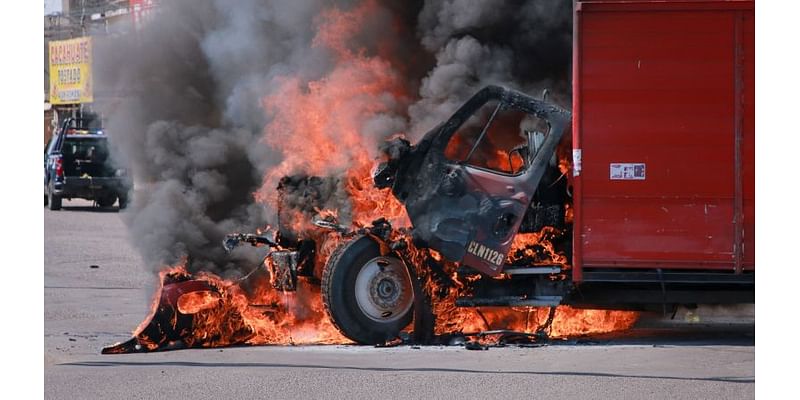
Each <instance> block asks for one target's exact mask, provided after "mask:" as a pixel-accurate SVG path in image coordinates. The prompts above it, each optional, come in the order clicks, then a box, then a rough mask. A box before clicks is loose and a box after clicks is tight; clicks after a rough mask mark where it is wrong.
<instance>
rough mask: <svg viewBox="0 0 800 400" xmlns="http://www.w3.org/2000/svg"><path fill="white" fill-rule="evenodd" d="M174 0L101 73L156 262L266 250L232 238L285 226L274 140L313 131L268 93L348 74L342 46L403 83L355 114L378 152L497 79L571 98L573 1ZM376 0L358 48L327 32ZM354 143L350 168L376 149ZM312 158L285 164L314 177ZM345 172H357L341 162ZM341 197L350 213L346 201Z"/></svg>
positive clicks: (352, 39) (143, 248)
mask: <svg viewBox="0 0 800 400" xmlns="http://www.w3.org/2000/svg"><path fill="white" fill-rule="evenodd" d="M161 4H162V5H161V7H160V9H159V12H158V13H157V15H156V16H155V18H154V19H153V20H152V21H151V22H150V23H149V24H148V25H146V26H145V28H144V29H143V30H142V31H140V32H138V33H137V34H135V35H130V36H128V37H123V38H118V39H115V40H112V41H106V43H104V44H103V46H98V48H97V50H96V51H97V57H96V58H97V59H98V63H99V65H97V66H96V72H95V75H96V86H97V87H98V88H99V89H100V90H106V91H110V92H112V93H117V94H118V96H119V98H120V99H121V100H119V101H118V102H114V103H109V104H104V105H100V108H101V111H102V112H103V114H104V115H105V117H106V118H107V124H106V125H107V131H108V132H109V135H111V137H112V141H113V142H114V144H115V145H114V155H115V157H116V158H118V159H119V160H121V161H122V162H125V163H127V165H129V166H130V167H131V169H132V173H133V174H134V176H135V182H136V193H135V195H134V197H133V201H132V204H131V205H130V208H129V210H127V211H126V212H125V213H123V217H124V219H125V221H126V223H127V225H128V227H129V229H130V238H131V240H132V241H133V243H134V245H135V246H136V247H137V248H138V249H139V251H140V252H141V253H142V255H143V258H144V260H145V262H146V263H147V264H148V265H149V266H150V267H151V268H152V269H154V270H157V269H159V268H160V267H162V266H163V265H165V264H174V263H177V262H181V260H183V259H184V258H187V259H188V262H189V265H188V267H189V269H190V270H192V271H197V270H208V271H212V272H216V273H220V274H223V275H232V274H239V273H241V272H243V271H246V269H247V268H248V267H249V266H252V265H254V263H255V262H257V261H258V254H257V253H256V252H254V251H252V249H241V250H237V251H236V252H235V253H234V255H233V257H229V256H228V255H226V254H225V253H224V251H223V250H222V247H221V245H220V241H221V239H222V237H223V236H224V235H225V234H226V233H229V232H233V231H254V230H255V229H256V228H259V227H261V228H263V227H264V226H266V225H268V224H274V223H275V222H276V210H275V209H273V205H272V204H270V203H269V202H259V201H256V198H255V196H254V194H256V193H257V192H259V191H262V192H263V191H264V190H271V188H274V187H275V185H277V183H278V182H277V181H275V182H271V181H265V176H269V175H270V171H273V170H274V169H275V168H278V166H281V167H282V168H283V167H285V166H286V165H285V163H284V161H285V158H286V157H287V154H286V153H285V152H283V151H281V150H278V149H277V148H276V146H275V141H276V139H282V138H281V137H275V135H278V136H279V135H281V134H288V135H302V134H303V132H293V131H289V132H286V131H285V130H284V131H281V130H280V129H279V128H283V127H284V124H280V122H281V115H280V114H276V112H280V111H281V110H282V109H281V108H280V107H277V108H275V107H273V108H270V107H269V104H266V105H265V103H269V101H268V102H265V99H266V98H268V99H270V101H271V102H273V103H274V102H279V101H280V99H281V96H283V95H284V92H283V91H284V90H285V85H283V84H282V83H285V81H286V79H287V77H291V78H292V79H294V80H295V81H297V82H298V86H299V89H298V90H299V92H300V94H302V93H303V91H307V90H309V89H308V88H304V87H303V84H304V83H305V82H312V81H314V82H325V81H326V80H328V79H335V78H334V77H333V75H334V74H341V73H342V69H341V66H340V62H341V61H340V58H341V54H342V52H343V51H344V52H346V53H348V52H349V53H348V54H351V55H354V56H356V57H364V58H365V59H367V60H368V61H370V62H377V63H378V64H377V65H380V68H383V69H385V70H387V73H389V74H390V75H391V76H393V77H394V78H392V79H395V80H396V81H398V82H400V84H401V85H402V86H403V88H404V90H402V91H392V92H381V93H379V94H375V95H373V96H372V97H370V98H368V99H366V103H368V104H369V103H370V102H372V103H374V102H380V104H382V106H381V107H378V108H374V109H373V108H368V109H365V110H367V111H370V113H369V115H367V114H366V113H365V112H354V113H353V114H352V116H351V118H363V119H364V120H363V121H358V126H359V127H360V134H361V135H362V141H363V142H364V143H370V144H372V143H375V144H376V145H375V146H373V147H375V149H374V153H370V154H368V155H369V156H373V157H374V156H376V155H377V154H378V149H377V144H378V143H380V142H381V141H382V140H384V139H385V138H387V137H389V136H390V135H392V134H396V133H404V134H406V135H407V136H409V137H411V138H418V137H419V136H420V135H421V134H423V133H424V132H425V131H426V130H428V129H430V128H432V127H433V126H434V125H435V124H436V123H438V122H440V121H441V120H443V119H444V118H447V117H448V116H449V114H450V113H452V112H453V111H454V110H455V108H456V107H457V106H459V105H460V104H461V103H462V102H463V101H464V100H465V99H466V98H468V97H469V96H471V95H472V94H473V93H474V92H475V91H477V90H478V89H479V88H480V87H482V86H483V85H486V84H490V83H494V84H501V85H506V86H510V87H514V88H518V89H521V90H524V91H527V92H529V93H538V92H539V91H541V90H542V89H544V88H549V89H550V90H551V92H554V93H555V96H554V97H552V99H554V100H555V101H556V102H558V103H561V104H562V105H568V104H569V99H570V93H569V81H568V80H569V72H570V68H569V67H570V65H569V63H570V57H571V47H570V46H571V32H572V27H571V11H572V9H571V8H572V2H571V1H568V0H564V1H558V0H546V1H534V0H530V1H524V2H523V1H489V0H486V1H480V0H450V1H408V2H393V1H377V0H365V1H355V0H353V1H334V2H332V1H326V0H300V1H291V2H290V1H279V0H275V1H268V0H241V1H237V2H229V1H223V0H217V1H214V0H175V1H170V2H162V3H161ZM365 4H366V5H365ZM361 8H363V9H364V10H365V11H364V13H365V15H363V16H362V18H361V19H359V20H357V21H354V23H353V24H351V25H354V26H352V27H351V29H353V30H354V31H353V32H351V33H348V35H345V37H348V38H349V40H348V41H347V42H346V43H339V44H337V43H327V42H325V40H326V36H324V35H322V36H321V34H320V31H319V29H320V27H321V26H325V25H326V24H330V22H331V21H330V19H336V18H348V17H349V15H350V14H347V11H348V10H354V9H358V10H360V9H361ZM332 9H334V10H341V11H342V12H341V13H335V12H334V13H331V12H330V10H332ZM336 22H341V21H336ZM344 22H345V23H344V24H342V25H341V26H350V25H348V24H347V23H346V22H347V21H344ZM337 26H339V25H337ZM320 42H325V43H324V44H326V45H320ZM338 45H341V46H343V47H344V49H340V48H337V46H338ZM376 60H377V61H376ZM356 83H357V84H362V82H355V81H354V84H356ZM401 92H402V93H401ZM362 104H363V102H359V103H354V107H364V106H363V105H362ZM276 110H277V111H276ZM374 110H378V111H374ZM281 132H282V133H281ZM330 132H331V135H333V134H336V133H337V131H336V129H335V127H332V128H331V129H330ZM269 135H272V136H271V137H270V136H269ZM265 136H267V137H265ZM270 139H272V140H270ZM278 141H279V140H278ZM308 146H314V143H308ZM295 152H298V151H295ZM340 152H341V154H339V156H340V158H341V157H343V158H342V159H343V160H344V164H345V165H346V164H347V160H350V159H354V158H356V157H361V156H362V154H360V152H361V150H359V149H355V150H354V149H353V146H349V148H348V146H343V148H341V149H340ZM293 156H294V155H293ZM299 157H302V155H299ZM331 158H333V156H331ZM301 165H302V163H293V164H292V168H293V169H290V170H287V171H286V173H287V174H303V173H309V172H308V171H303V170H302V167H301ZM330 173H331V174H333V175H337V174H343V173H344V171H343V168H341V167H338V166H337V167H336V168H332V169H331V171H330ZM269 185H273V186H269ZM333 192H335V193H339V194H341V193H342V191H341V190H334V191H333ZM335 202H339V203H341V204H338V205H339V206H341V207H342V208H347V204H345V203H346V202H347V199H346V198H342V196H341V195H339V196H335ZM335 205H336V204H334V206H335Z"/></svg>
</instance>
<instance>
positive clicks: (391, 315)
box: [355, 257, 414, 322]
mask: <svg viewBox="0 0 800 400" xmlns="http://www.w3.org/2000/svg"><path fill="white" fill-rule="evenodd" d="M355 294H356V303H358V307H359V308H360V309H361V312H363V313H364V315H366V316H367V317H369V318H370V319H372V320H373V321H377V322H394V321H397V320H399V319H400V318H402V317H403V316H404V315H405V314H406V313H407V312H408V310H410V309H411V306H412V304H413V302H414V291H413V288H412V287H411V277H409V275H408V270H407V269H406V266H405V264H403V262H402V261H400V260H399V259H397V258H394V257H375V258H373V259H371V260H369V261H367V263H366V264H364V267H363V268H361V271H359V272H358V276H357V277H356V285H355Z"/></svg>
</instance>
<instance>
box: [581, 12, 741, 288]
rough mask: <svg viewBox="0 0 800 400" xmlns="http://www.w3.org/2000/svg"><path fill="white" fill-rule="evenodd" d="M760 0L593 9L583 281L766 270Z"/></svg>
mask: <svg viewBox="0 0 800 400" xmlns="http://www.w3.org/2000/svg"><path fill="white" fill-rule="evenodd" d="M753 8H754V4H753V2H752V1H667V2H664V1H581V2H578V3H577V4H576V6H575V35H574V41H575V42H574V63H573V77H574V79H573V112H574V113H573V147H574V149H575V150H574V161H575V166H576V168H575V171H574V174H575V176H574V186H575V193H574V196H575V197H574V200H575V220H574V221H575V226H574V228H575V236H574V267H575V268H574V276H573V279H574V280H575V281H576V282H579V281H581V280H582V278H583V274H584V272H588V271H601V270H605V269H609V268H614V269H618V268H625V269H628V268H651V269H652V268H661V269H681V270H686V269H695V270H714V271H731V272H732V273H741V272H742V271H746V270H754V269H755V257H754V244H755V240H754V238H755V235H754V233H755V232H754V225H755V211H754V202H755V195H754V186H755V155H754V153H755V125H754V118H755V115H754V58H755V55H754V47H755V45H754V16H753Z"/></svg>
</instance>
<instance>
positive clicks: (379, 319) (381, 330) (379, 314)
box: [322, 236, 414, 344]
mask: <svg viewBox="0 0 800 400" xmlns="http://www.w3.org/2000/svg"><path fill="white" fill-rule="evenodd" d="M322 300H323V303H324V304H325V309H326V311H327V312H328V315H329V316H330V318H331V320H332V321H333V323H334V325H336V327H337V328H338V329H339V331H340V332H342V334H344V335H345V336H347V337H348V338H350V339H351V340H353V341H355V342H358V343H362V344H380V343H385V342H386V341H387V340H391V339H393V338H395V337H397V335H398V333H400V331H401V330H402V329H403V328H405V327H406V326H408V324H409V323H410V322H411V319H412V317H413V312H414V311H413V307H412V306H413V304H414V290H413V287H412V284H411V277H410V275H409V272H408V268H407V267H406V265H405V263H403V261H402V260H401V259H400V258H398V257H396V256H394V255H391V254H389V255H381V253H380V248H379V246H378V243H376V242H375V241H374V240H373V239H372V238H370V237H367V236H360V237H357V238H355V239H353V240H351V241H350V242H348V243H346V244H344V245H342V246H340V247H339V248H338V249H336V251H335V252H334V254H333V255H332V256H331V258H330V259H329V260H328V263H327V265H326V266H325V271H324V272H323V274H322Z"/></svg>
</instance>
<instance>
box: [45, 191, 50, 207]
mask: <svg viewBox="0 0 800 400" xmlns="http://www.w3.org/2000/svg"><path fill="white" fill-rule="evenodd" d="M47 204H49V203H48V201H47V193H45V194H44V206H45V207H47Z"/></svg>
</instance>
